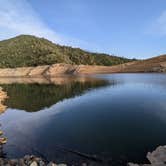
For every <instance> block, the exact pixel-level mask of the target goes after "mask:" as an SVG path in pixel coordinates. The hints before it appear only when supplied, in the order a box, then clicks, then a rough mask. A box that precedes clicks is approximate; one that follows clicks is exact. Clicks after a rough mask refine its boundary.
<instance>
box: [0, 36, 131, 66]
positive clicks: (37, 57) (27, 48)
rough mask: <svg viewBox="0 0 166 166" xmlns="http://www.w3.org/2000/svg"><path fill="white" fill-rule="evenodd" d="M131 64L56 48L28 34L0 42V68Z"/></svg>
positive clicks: (64, 48)
mask: <svg viewBox="0 0 166 166" xmlns="http://www.w3.org/2000/svg"><path fill="white" fill-rule="evenodd" d="M130 61H133V60H131V59H127V58H123V57H117V56H113V55H107V54H99V53H91V52H88V51H84V50H82V49H80V48H72V47H67V46H60V45H58V44H54V43H52V42H51V41H49V40H47V39H44V38H38V37H35V36H31V35H20V36H17V37H14V38H11V39H8V40H3V41H0V68H16V67H28V66H39V65H51V64H56V63H66V64H76V65H80V64H84V65H104V66H112V65H118V64H122V63H126V62H130Z"/></svg>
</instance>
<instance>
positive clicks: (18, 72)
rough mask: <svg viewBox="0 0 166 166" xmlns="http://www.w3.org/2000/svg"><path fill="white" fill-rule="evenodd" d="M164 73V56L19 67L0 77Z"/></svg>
mask: <svg viewBox="0 0 166 166" xmlns="http://www.w3.org/2000/svg"><path fill="white" fill-rule="evenodd" d="M137 72H166V55H163V56H159V57H155V58H151V59H147V60H140V61H134V62H129V63H125V64H121V65H116V66H90V65H70V64H54V65H46V66H37V67H20V68H6V69H0V77H16V76H17V77H22V76H24V77H25V76H37V75H44V76H57V75H61V74H105V73H137Z"/></svg>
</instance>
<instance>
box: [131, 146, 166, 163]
mask: <svg viewBox="0 0 166 166" xmlns="http://www.w3.org/2000/svg"><path fill="white" fill-rule="evenodd" d="M147 158H148V160H149V161H150V163H151V164H140V165H139V164H133V163H128V166H166V146H159V147H158V148H157V149H156V150H155V151H153V152H148V154H147Z"/></svg>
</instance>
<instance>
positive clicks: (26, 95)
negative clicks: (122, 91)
mask: <svg viewBox="0 0 166 166" xmlns="http://www.w3.org/2000/svg"><path fill="white" fill-rule="evenodd" d="M107 85H110V83H109V82H108V81H105V80H96V81H87V82H84V83H82V82H71V83H68V84H64V85H54V84H8V85H7V84H6V85H1V87H3V89H4V91H5V92H7V94H8V96H10V97H9V98H8V99H7V100H6V102H5V104H6V105H7V106H8V107H9V108H15V109H21V110H25V111H28V112H36V111H40V110H41V109H43V108H46V107H50V106H52V105H54V104H55V103H57V102H59V101H63V100H64V99H67V98H72V97H75V96H79V95H82V94H83V93H85V92H86V91H88V90H91V89H95V88H99V87H103V86H107Z"/></svg>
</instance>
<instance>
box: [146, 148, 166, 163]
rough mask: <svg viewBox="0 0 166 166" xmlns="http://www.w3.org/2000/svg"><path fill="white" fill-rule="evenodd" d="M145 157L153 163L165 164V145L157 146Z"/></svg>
mask: <svg viewBox="0 0 166 166" xmlns="http://www.w3.org/2000/svg"><path fill="white" fill-rule="evenodd" d="M147 158H148V160H149V161H150V163H151V164H152V165H153V164H154V165H159V164H165V165H166V146H159V147H158V148H157V149H156V150H155V151H153V152H152V153H150V152H149V153H148V154H147Z"/></svg>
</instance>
